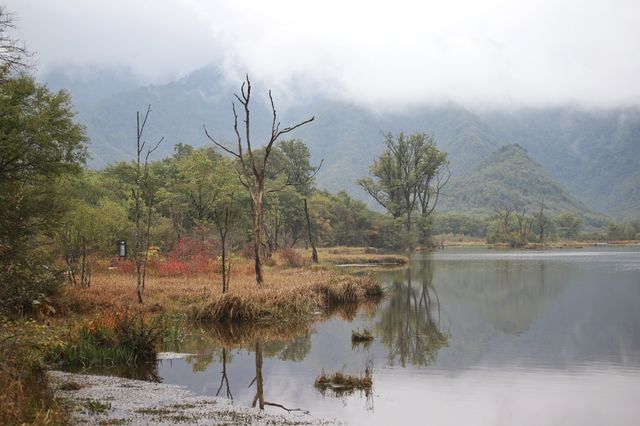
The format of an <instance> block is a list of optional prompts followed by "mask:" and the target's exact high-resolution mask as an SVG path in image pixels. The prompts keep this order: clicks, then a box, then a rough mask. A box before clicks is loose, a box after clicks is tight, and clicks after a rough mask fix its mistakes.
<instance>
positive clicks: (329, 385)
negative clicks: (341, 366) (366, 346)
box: [314, 361, 373, 395]
mask: <svg viewBox="0 0 640 426" xmlns="http://www.w3.org/2000/svg"><path fill="white" fill-rule="evenodd" d="M314 386H315V387H316V389H318V390H319V391H320V392H325V391H327V390H331V391H333V392H334V393H336V394H338V395H339V394H345V393H347V394H348V393H351V392H353V391H354V390H363V391H366V392H368V391H370V390H371V388H372V387H373V364H372V362H371V361H368V362H367V366H366V368H365V372H364V375H362V376H360V375H356V374H346V373H342V372H337V373H333V374H326V373H325V372H324V370H323V371H322V373H321V374H320V376H318V378H317V379H316V381H315V382H314Z"/></svg>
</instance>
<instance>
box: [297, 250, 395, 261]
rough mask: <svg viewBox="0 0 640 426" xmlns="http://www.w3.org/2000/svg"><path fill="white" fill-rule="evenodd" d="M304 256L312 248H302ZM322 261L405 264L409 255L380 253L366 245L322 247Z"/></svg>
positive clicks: (320, 255) (309, 254) (319, 254)
mask: <svg viewBox="0 0 640 426" xmlns="http://www.w3.org/2000/svg"><path fill="white" fill-rule="evenodd" d="M300 251H301V252H302V253H303V255H304V257H305V258H306V257H310V256H311V251H310V250H300ZM318 257H319V259H320V263H327V264H331V265H345V264H371V265H404V264H406V263H407V257H406V256H403V255H399V254H385V253H379V251H378V250H377V249H375V248H366V247H364V248H363V247H334V248H321V249H319V251H318Z"/></svg>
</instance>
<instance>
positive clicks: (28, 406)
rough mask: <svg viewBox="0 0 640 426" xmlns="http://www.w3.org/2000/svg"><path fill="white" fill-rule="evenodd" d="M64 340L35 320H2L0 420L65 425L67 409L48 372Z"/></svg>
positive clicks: (3, 421) (10, 423) (14, 423)
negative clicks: (48, 367) (54, 352)
mask: <svg viewBox="0 0 640 426" xmlns="http://www.w3.org/2000/svg"><path fill="white" fill-rule="evenodd" d="M61 345H62V342H61V341H59V340H58V337H57V336H56V335H55V334H54V333H51V332H50V329H49V327H47V326H46V325H43V324H38V323H36V322H34V321H23V320H20V321H8V320H4V319H0V419H2V420H1V421H2V424H6V425H20V424H36V425H58V424H64V423H65V420H66V418H67V410H66V407H65V406H64V405H62V404H61V403H60V402H59V401H58V400H56V399H55V398H54V394H53V392H52V390H51V387H50V386H49V380H48V377H47V375H46V368H47V361H48V358H49V355H50V353H51V351H53V350H55V349H56V348H58V347H60V346H61Z"/></svg>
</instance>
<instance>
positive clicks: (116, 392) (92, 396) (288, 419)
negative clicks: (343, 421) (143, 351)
mask: <svg viewBox="0 0 640 426" xmlns="http://www.w3.org/2000/svg"><path fill="white" fill-rule="evenodd" d="M48 376H49V380H50V382H51V385H52V389H53V390H54V392H55V396H56V397H59V398H62V399H63V400H65V402H67V404H68V405H69V407H70V408H69V411H70V412H69V420H70V422H71V424H78V425H93V424H112V425H115V424H123V425H134V426H136V425H140V426H143V425H167V424H176V423H180V424H187V425H217V424H237V425H247V424H251V425H267V424H281V425H334V424H339V423H337V422H336V421H334V420H326V419H318V418H314V417H313V416H311V415H309V414H297V413H296V414H293V413H282V414H275V413H271V412H265V411H261V410H259V409H256V408H249V407H241V406H237V405H233V403H231V402H230V401H229V400H228V399H226V398H222V397H212V396H198V395H195V394H194V393H193V392H191V391H189V390H188V389H186V388H184V387H182V386H178V385H170V384H165V383H153V382H145V381H141V380H133V379H125V378H121V377H114V376H95V375H86V374H78V373H67V372H62V371H57V370H50V371H48ZM141 395H143V397H142V398H141Z"/></svg>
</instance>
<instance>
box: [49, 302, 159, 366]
mask: <svg viewBox="0 0 640 426" xmlns="http://www.w3.org/2000/svg"><path fill="white" fill-rule="evenodd" d="M161 335H162V327H161V326H160V324H159V322H158V320H152V321H149V320H145V319H144V317H143V316H142V314H140V313H131V312H129V311H128V310H126V309H122V310H114V311H105V312H102V313H100V314H98V315H96V316H95V317H94V318H92V319H91V320H89V321H86V322H84V323H82V324H81V325H80V326H79V327H78V328H77V330H76V331H75V332H74V333H73V335H72V336H71V339H70V341H69V342H67V343H66V344H65V345H64V346H63V347H62V349H61V351H60V354H59V361H61V362H62V363H63V364H64V365H66V366H74V365H75V366H83V367H90V366H94V365H127V366H137V365H140V364H143V363H155V361H156V357H157V352H156V346H157V344H158V342H159V340H160V338H161Z"/></svg>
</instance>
